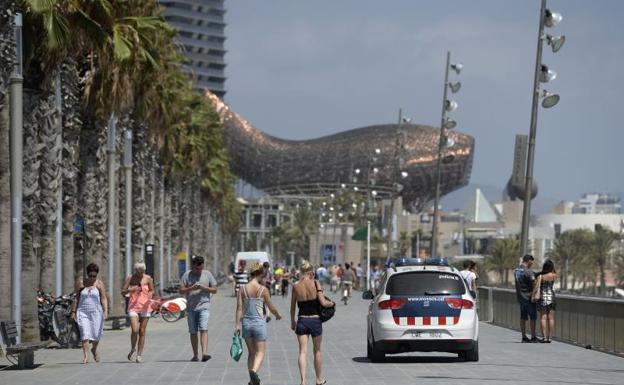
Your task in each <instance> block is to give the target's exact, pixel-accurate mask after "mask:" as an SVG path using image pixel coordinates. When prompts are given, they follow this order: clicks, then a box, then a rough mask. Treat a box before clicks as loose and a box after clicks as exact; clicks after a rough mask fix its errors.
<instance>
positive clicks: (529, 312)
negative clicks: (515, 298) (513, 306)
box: [520, 301, 537, 320]
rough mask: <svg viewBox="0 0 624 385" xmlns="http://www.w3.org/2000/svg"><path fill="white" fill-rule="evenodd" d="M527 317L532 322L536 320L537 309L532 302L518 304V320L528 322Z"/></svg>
mask: <svg viewBox="0 0 624 385" xmlns="http://www.w3.org/2000/svg"><path fill="white" fill-rule="evenodd" d="M529 317H530V318H531V319H532V320H536V319H537V309H536V306H535V304H534V303H533V302H528V301H526V302H524V301H523V302H520V319H521V320H528V319H529Z"/></svg>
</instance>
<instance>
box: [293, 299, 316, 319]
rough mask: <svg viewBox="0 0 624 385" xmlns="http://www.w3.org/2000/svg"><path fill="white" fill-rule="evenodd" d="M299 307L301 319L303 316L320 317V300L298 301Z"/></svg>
mask: <svg viewBox="0 0 624 385" xmlns="http://www.w3.org/2000/svg"><path fill="white" fill-rule="evenodd" d="M297 305H298V306H299V317H301V316H302V315H303V316H312V315H319V312H318V307H319V301H318V298H314V299H309V300H307V301H297Z"/></svg>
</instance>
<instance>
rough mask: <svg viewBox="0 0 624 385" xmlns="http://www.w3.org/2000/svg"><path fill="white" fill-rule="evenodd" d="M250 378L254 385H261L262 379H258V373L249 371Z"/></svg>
mask: <svg viewBox="0 0 624 385" xmlns="http://www.w3.org/2000/svg"><path fill="white" fill-rule="evenodd" d="M249 378H250V379H251V383H252V385H260V377H258V373H256V372H254V371H253V370H250V371H249Z"/></svg>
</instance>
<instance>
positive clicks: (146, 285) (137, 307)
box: [121, 262, 154, 364]
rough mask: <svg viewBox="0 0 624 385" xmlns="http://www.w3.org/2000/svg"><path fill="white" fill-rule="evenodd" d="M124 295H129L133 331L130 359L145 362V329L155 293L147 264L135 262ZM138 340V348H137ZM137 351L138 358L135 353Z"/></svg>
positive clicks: (122, 292) (129, 314)
mask: <svg viewBox="0 0 624 385" xmlns="http://www.w3.org/2000/svg"><path fill="white" fill-rule="evenodd" d="M121 294H122V295H126V294H127V295H129V296H130V298H129V300H128V317H129V318H130V326H131V329H132V332H131V334H130V353H128V361H136V362H137V363H138V364H140V363H141V362H143V348H144V347H145V331H146V330H147V322H148V321H149V319H150V316H151V315H152V313H151V309H150V305H151V301H152V294H154V280H153V279H152V277H150V276H149V275H147V274H145V264H144V263H143V262H137V263H135V264H134V273H133V274H132V275H131V276H130V277H128V278H126V282H125V283H124V286H123V288H122V289H121ZM137 340H138V345H139V346H138V348H137ZM135 352H136V358H135V357H134V353H135Z"/></svg>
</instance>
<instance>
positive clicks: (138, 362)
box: [136, 355, 143, 364]
mask: <svg viewBox="0 0 624 385" xmlns="http://www.w3.org/2000/svg"><path fill="white" fill-rule="evenodd" d="M141 362H143V356H139V355H137V356H136V363H137V364H140V363H141Z"/></svg>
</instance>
